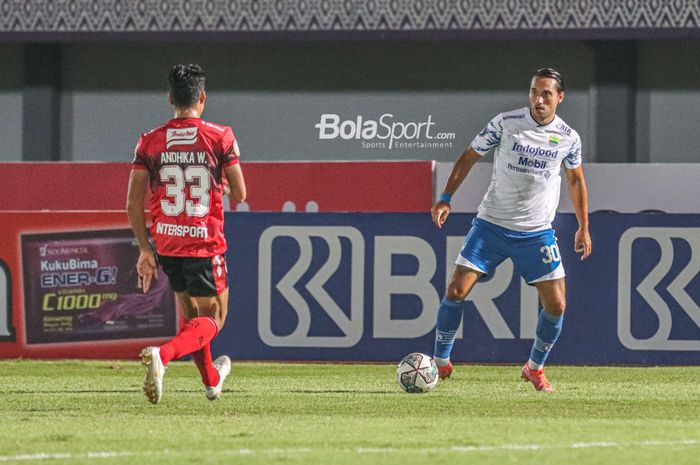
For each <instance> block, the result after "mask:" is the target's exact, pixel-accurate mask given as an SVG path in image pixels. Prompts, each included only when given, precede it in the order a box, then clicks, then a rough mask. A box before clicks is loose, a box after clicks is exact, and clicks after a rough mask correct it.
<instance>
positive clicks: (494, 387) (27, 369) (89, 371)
mask: <svg viewBox="0 0 700 465" xmlns="http://www.w3.org/2000/svg"><path fill="white" fill-rule="evenodd" d="M518 374H519V367H516V366H498V367H491V366H489V367H484V366H474V367H472V366H469V367H467V366H457V367H456V369H455V374H454V375H453V379H450V380H448V381H446V382H441V383H439V384H438V386H437V388H436V389H435V390H434V391H433V392H431V393H428V394H422V395H417V394H414V395H410V394H404V393H402V392H401V391H400V390H399V388H398V385H397V384H396V381H395V379H394V366H392V365H314V364H310V365H306V364H272V363H264V364H253V363H240V364H236V363H235V362H234V369H233V372H232V376H231V377H230V378H229V380H228V381H227V384H226V385H225V389H224V393H223V395H222V397H221V399H220V400H219V401H216V402H209V401H208V400H206V398H205V397H204V393H203V389H202V388H201V387H200V384H199V377H198V373H197V371H196V368H195V367H194V365H193V364H191V363H185V362H175V363H172V364H171V365H170V367H169V368H168V372H167V374H166V377H165V390H164V395H163V400H162V401H161V403H160V404H159V405H151V404H150V403H148V402H147V400H146V398H145V396H143V394H142V393H141V383H142V381H143V369H142V367H141V366H140V365H138V364H137V363H136V362H104V361H90V362H76V361H59V362H47V361H38V362H37V361H3V362H0V415H1V417H0V418H2V426H1V427H0V462H1V463H71V464H82V463H84V464H88V463H89V464H105V465H111V464H117V463H118V464H149V465H151V464H173V463H183V464H184V463H188V464H197V465H202V464H229V463H235V464H269V463H280V464H364V463H368V464H375V463H377V464H406V463H412V464H423V463H425V464H428V463H429V464H431V465H433V464H448V463H449V464H454V463H470V464H471V463H473V464H479V465H481V464H509V463H527V464H530V463H531V464H538V465H543V464H557V465H561V464H577V465H578V464H596V465H600V464H636V465H638V464H654V465H665V464H674V465H680V464H698V463H700V367H692V368H688V367H683V368H614V367H611V368H597V367H596V368H591V367H586V368H582V367H558V366H553V367H550V368H549V370H548V375H549V377H550V379H551V380H552V381H553V383H554V385H555V388H556V389H557V391H556V392H554V393H551V394H544V393H537V392H535V391H534V390H533V389H532V386H531V385H530V384H526V383H523V382H520V381H518Z"/></svg>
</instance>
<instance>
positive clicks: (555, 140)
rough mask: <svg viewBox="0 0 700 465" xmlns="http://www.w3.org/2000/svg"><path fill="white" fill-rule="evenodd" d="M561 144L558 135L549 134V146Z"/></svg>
mask: <svg viewBox="0 0 700 465" xmlns="http://www.w3.org/2000/svg"><path fill="white" fill-rule="evenodd" d="M557 144H559V138H558V137H557V136H549V146H550V147H554V146H555V145H557Z"/></svg>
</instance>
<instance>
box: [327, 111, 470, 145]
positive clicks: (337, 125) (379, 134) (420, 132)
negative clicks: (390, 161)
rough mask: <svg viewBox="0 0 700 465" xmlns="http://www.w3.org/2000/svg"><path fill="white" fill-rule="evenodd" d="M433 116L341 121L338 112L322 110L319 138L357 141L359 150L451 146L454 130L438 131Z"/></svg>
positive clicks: (357, 118)
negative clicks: (415, 118)
mask: <svg viewBox="0 0 700 465" xmlns="http://www.w3.org/2000/svg"><path fill="white" fill-rule="evenodd" d="M435 126H436V123H435V121H433V115H428V116H427V117H426V118H425V119H423V120H422V121H399V120H398V118H396V117H395V116H394V115H393V114H392V113H384V114H383V115H381V116H380V117H379V118H377V119H371V118H366V117H364V116H362V115H357V116H355V118H354V119H346V120H341V117H340V115H337V114H335V113H324V114H322V115H321V119H320V121H319V123H318V124H316V125H314V127H315V128H317V129H318V138H319V139H320V140H334V139H338V138H340V139H344V140H356V141H361V146H362V148H363V149H443V148H446V149H452V148H453V142H452V141H454V140H455V139H456V137H457V136H456V134H455V133H454V132H439V131H438V130H436V128H435Z"/></svg>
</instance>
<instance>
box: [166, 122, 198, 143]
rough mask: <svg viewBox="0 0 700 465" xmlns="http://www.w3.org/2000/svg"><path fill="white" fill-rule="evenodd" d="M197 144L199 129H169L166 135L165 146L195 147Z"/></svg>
mask: <svg viewBox="0 0 700 465" xmlns="http://www.w3.org/2000/svg"><path fill="white" fill-rule="evenodd" d="M196 142H197V127H196V126H194V127H188V128H168V130H167V131H166V135H165V146H166V148H170V147H172V146H173V145H194V144H195V143H196Z"/></svg>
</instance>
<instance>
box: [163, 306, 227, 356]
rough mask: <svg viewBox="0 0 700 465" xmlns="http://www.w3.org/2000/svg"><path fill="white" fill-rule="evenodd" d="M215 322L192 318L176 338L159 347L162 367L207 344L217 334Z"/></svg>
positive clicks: (207, 318)
mask: <svg viewBox="0 0 700 465" xmlns="http://www.w3.org/2000/svg"><path fill="white" fill-rule="evenodd" d="M218 330H219V329H218V328H217V326H216V321H214V318H212V317H208V316H200V317H197V318H192V319H191V320H190V321H188V322H187V324H186V325H185V326H183V327H182V329H181V330H180V332H179V333H178V335H177V336H175V337H174V338H172V339H171V340H169V341H168V342H166V343H165V344H163V345H162V346H160V359H161V361H162V362H163V365H167V364H168V363H169V362H170V361H171V360H175V359H178V358H180V357H183V356H185V355H188V354H191V353H192V352H196V351H198V350H199V349H201V348H203V347H204V346H205V345H208V344H209V341H211V340H212V339H214V338H215V337H216V333H217V332H218Z"/></svg>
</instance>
